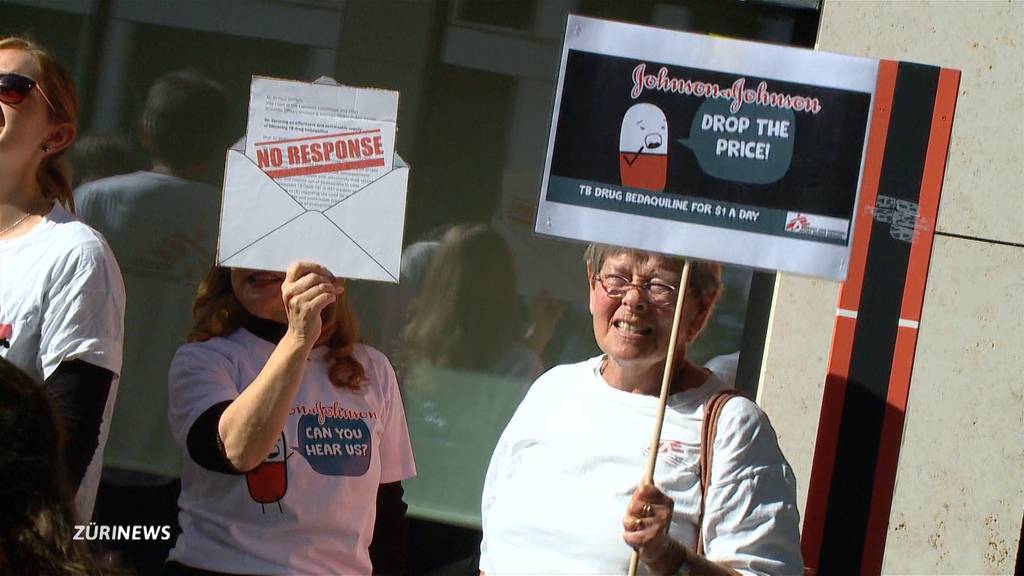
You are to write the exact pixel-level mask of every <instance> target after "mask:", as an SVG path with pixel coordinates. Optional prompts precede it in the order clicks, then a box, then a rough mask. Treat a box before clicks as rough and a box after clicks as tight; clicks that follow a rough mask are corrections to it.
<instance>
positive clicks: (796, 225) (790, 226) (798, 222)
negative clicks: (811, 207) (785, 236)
mask: <svg viewBox="0 0 1024 576" xmlns="http://www.w3.org/2000/svg"><path fill="white" fill-rule="evenodd" d="M810 225H811V222H810V220H808V219H807V216H804V215H803V214H799V213H798V214H797V215H796V217H795V218H793V219H792V220H790V221H789V222H786V231H787V232H799V231H801V230H803V229H804V228H805V227H807V226H810Z"/></svg>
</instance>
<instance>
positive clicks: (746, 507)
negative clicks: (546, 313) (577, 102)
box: [480, 245, 802, 575]
mask: <svg viewBox="0 0 1024 576" xmlns="http://www.w3.org/2000/svg"><path fill="white" fill-rule="evenodd" d="M586 261H587V275H588V278H589V280H590V298H589V299H590V312H591V314H592V315H593V327H594V337H595V339H596V340H597V344H598V346H599V347H600V348H601V350H602V351H603V352H604V354H602V355H600V356H597V357H595V358H591V359H590V360H587V361H584V362H581V363H578V364H572V365H563V366H558V367H556V368H554V369H552V370H550V371H549V372H547V373H546V374H544V375H543V376H541V377H540V378H539V379H538V380H537V381H536V383H534V385H533V387H532V388H531V389H530V392H529V394H528V395H527V397H526V399H525V400H523V403H522V404H521V405H520V406H519V408H518V410H517V411H516V414H515V416H513V418H512V420H511V422H509V424H508V427H507V428H506V429H505V431H504V433H503V434H502V436H501V439H500V440H499V442H498V445H497V447H496V448H495V451H494V455H493V456H492V459H491V464H490V467H489V468H488V471H487V478H486V481H485V486H484V493H483V505H482V508H483V530H484V539H483V543H482V545H481V560H480V568H481V570H482V571H483V572H485V573H490V574H503V573H575V574H594V573H605V574H625V573H626V571H627V568H628V566H629V559H630V554H631V552H632V550H631V549H638V550H639V551H640V562H641V567H640V572H641V573H645V572H646V573H655V574H675V573H692V574H709V575H717V574H737V573H739V574H799V573H801V572H802V564H801V558H800V549H799V518H798V513H797V509H796V487H795V483H794V478H793V474H792V471H791V470H790V468H789V465H788V464H787V463H786V460H785V458H784V457H783V455H782V453H781V452H780V450H779V446H778V442H777V440H776V437H775V433H774V431H773V430H772V428H771V425H770V423H769V422H768V419H767V417H766V416H765V415H764V413H763V412H762V411H761V410H760V409H759V408H758V407H757V406H756V405H755V404H754V403H753V402H750V401H749V400H746V399H745V398H735V399H733V400H732V401H730V402H728V403H727V404H726V405H725V408H724V409H723V411H722V413H721V417H720V419H719V421H718V433H717V436H716V438H715V442H714V449H715V452H714V460H713V464H712V466H711V475H710V483H709V485H708V486H707V487H706V488H707V498H706V501H704V502H703V505H704V514H703V521H702V522H701V520H700V515H701V501H702V489H701V488H702V487H701V485H700V472H699V466H698V461H699V456H700V436H701V434H700V432H701V420H702V417H703V413H704V406H705V403H706V401H707V400H708V399H709V398H710V397H711V396H712V395H713V394H714V393H716V392H718V391H719V390H721V389H723V388H725V386H726V385H725V384H724V383H723V382H722V381H721V380H719V379H718V378H717V377H716V376H715V375H713V374H712V373H711V372H709V371H708V370H706V369H704V368H702V367H699V366H697V365H695V364H693V363H691V362H689V361H688V360H687V359H686V348H687V346H688V345H689V344H691V343H692V342H693V341H694V340H695V339H696V338H697V337H698V336H699V335H700V333H701V330H702V329H703V327H704V325H705V323H706V322H707V319H708V317H709V316H710V314H711V310H712V308H713V307H714V304H715V301H716V300H717V298H718V294H719V292H720V289H721V280H720V272H719V266H718V265H717V264H713V263H707V262H693V263H692V264H691V267H690V268H691V270H690V275H689V278H690V279H689V282H688V285H687V288H686V290H687V292H686V298H685V301H684V302H685V303H684V307H683V310H682V316H681V319H680V325H679V334H678V339H677V346H676V349H675V350H674V355H675V356H674V361H673V365H674V371H673V372H674V376H673V379H672V382H671V395H670V396H669V399H668V406H667V410H666V415H665V423H664V428H663V432H662V435H661V442H660V445H659V448H658V456H657V460H658V465H657V468H656V471H655V475H654V485H653V486H650V485H648V486H638V484H640V479H641V478H642V476H643V471H644V464H645V461H646V459H647V455H646V454H645V451H647V450H648V445H649V443H650V432H651V429H652V427H653V425H654V421H655V415H656V413H657V408H658V395H659V391H660V388H661V381H662V374H663V371H664V368H665V363H666V356H667V353H668V343H669V339H670V335H671V332H672V321H673V315H674V308H675V303H676V297H677V290H678V286H679V283H680V270H681V269H682V267H683V266H682V261H681V260H678V259H674V258H669V257H665V256H660V255H657V254H650V253H644V252H639V251H635V250H630V249H625V248H614V247H608V246H597V245H592V246H591V247H590V248H589V249H588V250H587V254H586ZM699 534H702V535H703V540H704V554H703V555H698V554H696V553H695V552H694V550H695V548H696V547H697V540H698V535H699ZM623 541H625V543H624V542H623ZM687 570H689V572H687Z"/></svg>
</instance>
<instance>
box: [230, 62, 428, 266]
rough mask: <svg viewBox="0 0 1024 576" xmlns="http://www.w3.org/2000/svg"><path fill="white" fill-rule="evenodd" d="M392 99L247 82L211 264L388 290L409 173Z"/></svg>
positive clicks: (385, 94) (335, 88)
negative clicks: (304, 267)
mask: <svg viewBox="0 0 1024 576" xmlns="http://www.w3.org/2000/svg"><path fill="white" fill-rule="evenodd" d="M397 119H398V93H397V92H393V91H388V90H375V89H368V88H352V87H348V86H339V85H337V84H336V83H334V82H333V81H332V80H322V81H318V82H316V83H312V84H310V83H305V82H295V81H290V80H279V79H273V78H260V77H254V78H253V80H252V88H251V93H250V102H249V120H248V124H247V129H246V137H245V140H244V143H241V142H240V143H239V144H238V145H236V146H235V147H233V148H232V149H231V150H230V151H229V152H228V158H227V168H226V172H225V178H224V199H223V205H222V209H221V223H220V240H219V242H218V246H217V263H218V264H220V265H222V266H232V267H240V268H253V269H260V270H277V271H284V270H287V268H288V266H289V265H290V264H291V263H292V262H295V261H298V260H305V261H312V262H316V263H319V264H322V265H323V266H325V267H326V268H327V269H328V270H330V271H331V273H333V274H334V275H335V276H340V277H346V278H360V279H369V280H383V281H388V282H398V276H399V268H400V261H401V248H402V231H403V227H404V224H405V197H406V186H407V183H408V178H409V168H408V166H406V165H405V164H404V163H403V162H402V160H401V158H399V157H398V155H397V154H396V153H395V137H396V125H397Z"/></svg>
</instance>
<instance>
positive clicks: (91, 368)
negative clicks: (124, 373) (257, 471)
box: [0, 37, 124, 523]
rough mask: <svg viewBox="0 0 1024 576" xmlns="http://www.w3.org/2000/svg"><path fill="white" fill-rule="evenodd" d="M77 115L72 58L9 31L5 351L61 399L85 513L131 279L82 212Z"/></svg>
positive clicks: (3, 119) (0, 301) (3, 207)
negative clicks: (69, 153)
mask: <svg viewBox="0 0 1024 576" xmlns="http://www.w3.org/2000/svg"><path fill="white" fill-rule="evenodd" d="M77 119H78V99H77V96H76V95H75V88H74V83H73V82H72V80H71V75H70V74H69V73H68V71H67V70H66V69H65V68H64V66H62V65H61V64H60V63H59V62H58V61H57V60H56V59H54V58H53V57H52V56H51V55H50V54H48V53H47V52H46V51H45V50H43V49H42V48H40V47H39V46H37V45H35V44H33V43H31V42H29V41H27V40H24V39H21V38H13V37H9V38H0V263H2V266H3V270H2V272H0V356H2V357H4V358H6V359H7V360H8V361H10V362H11V363H13V364H14V365H15V366H17V367H19V368H20V369H22V370H23V371H25V372H26V373H27V374H29V376H30V377H32V378H33V379H34V380H35V381H36V382H38V383H40V384H41V385H44V386H45V388H46V390H47V392H48V393H49V394H50V395H51V396H52V397H54V399H55V400H56V403H57V408H58V412H59V417H60V420H61V426H62V428H63V429H64V435H63V438H64V439H65V440H64V442H65V444H64V448H63V454H64V466H65V468H66V471H67V474H68V478H69V480H70V483H71V486H72V488H73V489H74V490H76V491H77V494H76V497H75V505H76V515H77V518H78V521H79V522H83V523H85V522H88V520H89V518H90V517H91V516H92V507H93V501H94V499H95V496H96V487H97V485H98V483H99V473H100V465H101V463H102V460H103V445H104V444H105V443H106V435H107V430H108V427H109V424H108V423H109V422H110V414H111V411H112V410H113V407H114V397H115V395H116V393H117V375H118V373H119V372H120V370H121V343H122V338H123V318H124V284H123V283H122V281H121V273H120V271H119V269H118V267H117V262H116V261H115V260H114V256H113V254H112V253H111V252H110V248H108V247H107V244H106V242H105V241H104V240H103V238H102V236H100V235H99V234H97V233H96V232H95V231H93V230H92V229H91V228H89V227H88V226H86V225H84V224H82V223H81V222H79V221H78V220H77V219H76V218H75V217H74V216H73V215H72V212H73V210H74V204H73V202H72V198H71V187H70V184H69V182H70V179H69V178H68V174H67V171H66V169H65V167H64V165H63V158H62V155H63V154H64V152H65V151H66V150H67V148H68V147H69V146H71V143H72V142H73V141H74V139H75V130H76V128H75V123H76V121H77Z"/></svg>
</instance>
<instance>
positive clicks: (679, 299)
mask: <svg viewBox="0 0 1024 576" xmlns="http://www.w3.org/2000/svg"><path fill="white" fill-rule="evenodd" d="M689 277H690V261H689V260H686V262H685V263H684V264H683V275H682V277H681V278H680V279H679V292H678V294H677V295H676V311H675V317H674V318H673V319H672V335H671V336H669V339H668V354H667V355H666V358H665V373H664V375H662V377H661V396H659V397H658V414H657V415H656V416H655V417H654V432H653V433H652V434H651V445H650V448H648V454H647V469H646V470H645V471H644V479H643V484H642V485H643V486H646V485H647V484H653V483H654V467H655V465H656V464H657V463H658V445H659V444H660V443H661V426H662V424H664V423H665V406H666V405H667V404H668V392H669V389H671V388H672V363H673V361H674V360H675V357H676V337H677V336H678V335H679V319H680V318H682V316H683V302H685V298H684V296H685V295H686V281H687V280H688V279H689ZM639 567H640V551H639V550H633V555H632V556H630V558H629V576H636V571H637V569H638V568H639Z"/></svg>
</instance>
